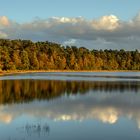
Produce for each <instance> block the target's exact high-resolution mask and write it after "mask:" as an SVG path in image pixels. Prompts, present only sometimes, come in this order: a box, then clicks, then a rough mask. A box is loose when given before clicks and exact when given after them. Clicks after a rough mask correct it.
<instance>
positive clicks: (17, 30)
mask: <svg viewBox="0 0 140 140" xmlns="http://www.w3.org/2000/svg"><path fill="white" fill-rule="evenodd" d="M5 37H7V38H10V39H17V38H20V39H31V40H33V41H38V40H41V41H45V40H49V41H54V42H58V43H62V44H69V45H71V44H72V45H81V46H85V47H86V46H87V47H88V48H91V49H93V48H94V49H106V48H107V49H113V48H114V49H121V48H123V49H130V50H133V49H139V48H140V47H139V44H140V14H138V15H137V16H135V17H134V18H133V19H131V20H130V21H122V20H121V19H119V18H118V17H117V16H115V15H106V16H103V17H101V18H99V19H93V20H87V19H85V18H83V17H76V18H68V17H52V18H48V19H39V18H37V19H35V20H34V21H31V22H28V23H20V24H19V23H16V22H13V21H11V20H9V19H8V18H7V17H5V16H2V17H0V38H5ZM82 42H84V43H83V44H82Z"/></svg>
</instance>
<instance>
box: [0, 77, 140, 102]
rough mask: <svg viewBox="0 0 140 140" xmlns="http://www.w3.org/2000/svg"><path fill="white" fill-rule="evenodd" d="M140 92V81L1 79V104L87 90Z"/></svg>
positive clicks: (52, 97) (50, 97) (43, 98)
mask: <svg viewBox="0 0 140 140" xmlns="http://www.w3.org/2000/svg"><path fill="white" fill-rule="evenodd" d="M89 91H92V92H93V93H94V92H105V93H110V94H111V93H113V92H121V93H123V92H126V91H129V92H134V93H139V91H140V82H139V81H120V82H119V81H109V82H105V81H61V80H32V79H30V80H29V79H28V80H0V104H11V103H24V102H30V101H33V100H53V99H55V98H59V97H61V96H63V95H67V96H70V95H76V94H86V93H87V92H89Z"/></svg>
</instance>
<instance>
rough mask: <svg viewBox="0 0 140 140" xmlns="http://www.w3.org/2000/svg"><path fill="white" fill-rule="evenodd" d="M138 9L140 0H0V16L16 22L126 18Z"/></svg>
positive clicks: (133, 14) (134, 13) (130, 16)
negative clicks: (47, 19) (54, 17)
mask: <svg viewBox="0 0 140 140" xmlns="http://www.w3.org/2000/svg"><path fill="white" fill-rule="evenodd" d="M139 10H140V0H0V16H3V15H5V16H7V17H8V18H10V19H12V20H16V21H18V22H26V21H31V20H32V19H34V18H35V17H40V18H43V19H46V18H49V17H52V16H59V17H63V16H65V17H78V16H82V17H85V18H87V19H92V18H98V17H100V16H103V15H109V14H114V15H116V16H118V17H119V18H121V19H122V20H128V19H130V18H132V17H133V16H135V15H136V14H137V13H138V12H139Z"/></svg>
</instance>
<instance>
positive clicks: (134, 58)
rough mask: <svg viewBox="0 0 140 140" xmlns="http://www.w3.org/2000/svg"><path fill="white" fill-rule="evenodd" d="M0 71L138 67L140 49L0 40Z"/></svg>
mask: <svg viewBox="0 0 140 140" xmlns="http://www.w3.org/2000/svg"><path fill="white" fill-rule="evenodd" d="M0 70H140V52H139V51H138V50H135V51H125V50H88V49H87V48H84V47H80V48H77V47H76V46H66V47H64V46H61V45H60V44H56V43H51V42H47V41H46V42H32V41H30V40H7V39H0Z"/></svg>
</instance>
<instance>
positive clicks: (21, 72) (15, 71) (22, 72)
mask: <svg viewBox="0 0 140 140" xmlns="http://www.w3.org/2000/svg"><path fill="white" fill-rule="evenodd" d="M38 72H140V71H132V70H27V71H26V70H25V71H24V70H14V71H0V75H1V76H2V75H11V74H24V73H38Z"/></svg>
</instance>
